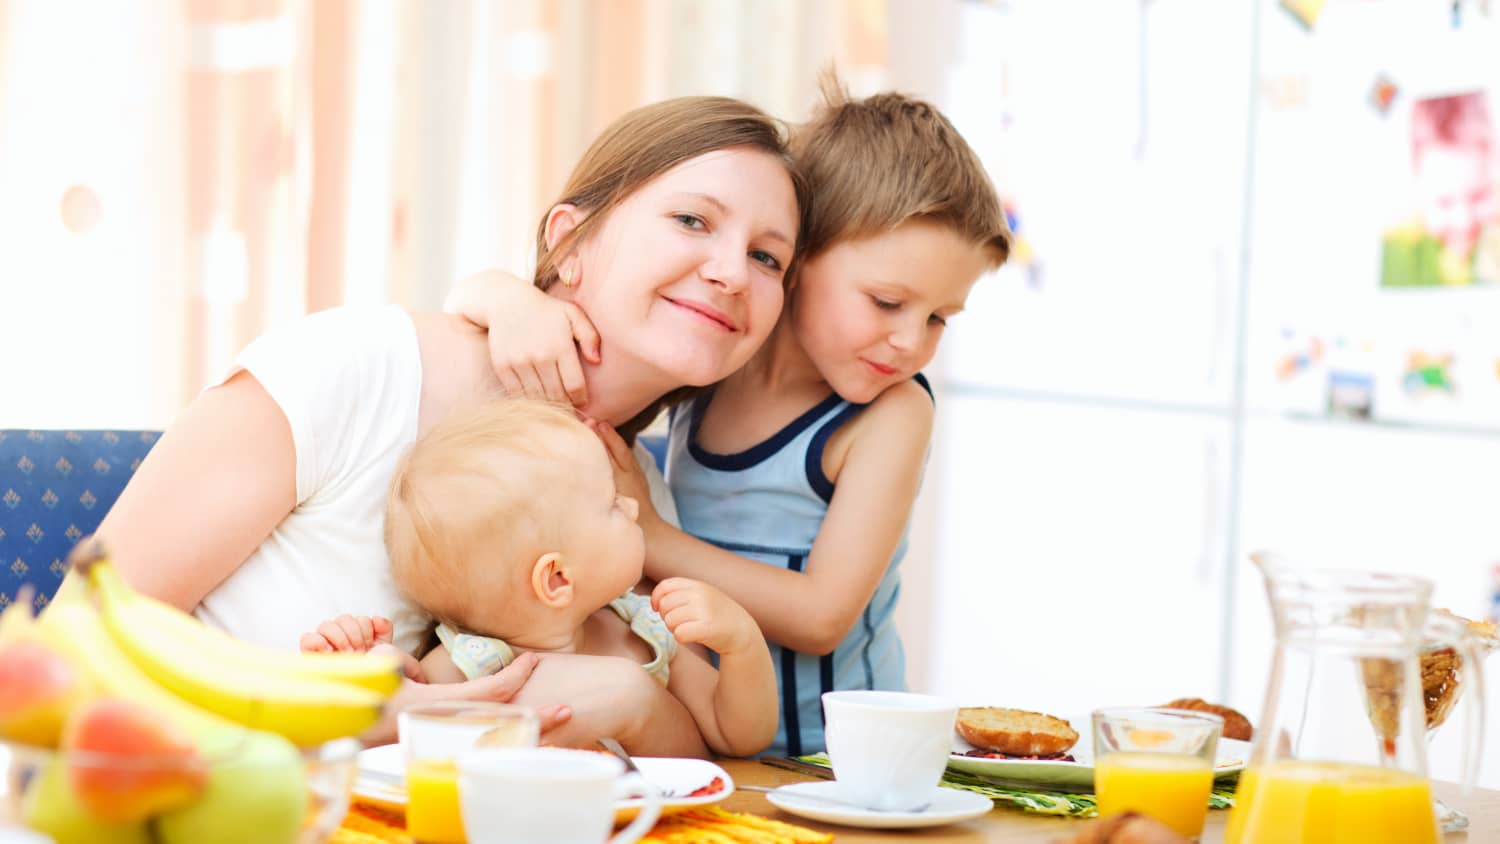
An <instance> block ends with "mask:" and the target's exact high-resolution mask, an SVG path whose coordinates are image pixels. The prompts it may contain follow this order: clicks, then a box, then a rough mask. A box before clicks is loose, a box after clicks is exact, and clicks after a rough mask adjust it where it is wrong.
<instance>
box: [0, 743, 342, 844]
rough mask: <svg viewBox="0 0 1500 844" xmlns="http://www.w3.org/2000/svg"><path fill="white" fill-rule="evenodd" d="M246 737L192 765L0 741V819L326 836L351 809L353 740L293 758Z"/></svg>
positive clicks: (133, 830) (125, 842) (104, 838)
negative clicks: (297, 759)
mask: <svg viewBox="0 0 1500 844" xmlns="http://www.w3.org/2000/svg"><path fill="white" fill-rule="evenodd" d="M244 737H245V741H243V742H241V744H240V745H239V746H237V747H229V748H226V749H225V750H224V751H223V752H222V753H218V754H215V755H214V756H212V757H211V758H208V759H206V760H202V759H200V760H198V761H197V762H196V763H195V764H191V765H184V764H183V762H182V761H181V760H178V759H167V758H164V757H155V758H153V757H151V756H143V755H139V754H123V753H122V754H111V753H95V752H78V751H71V752H70V751H58V750H52V749H49V748H44V747H37V746H34V745H28V744H19V743H16V742H10V741H3V740H0V771H3V774H4V776H3V779H0V826H3V825H4V824H5V823H6V822H12V823H20V824H21V825H22V826H26V827H30V828H33V829H37V830H39V831H41V832H43V833H46V834H47V835H50V836H51V837H52V838H53V839H54V840H55V841H56V842H57V844H84V842H87V844H156V842H159V843H160V844H174V842H175V843H176V844H188V842H207V841H213V842H218V843H219V844H239V842H244V844H252V842H253V844H321V842H324V841H327V840H328V839H329V838H330V837H331V836H332V835H333V832H334V831H335V830H336V829H338V827H339V824H340V823H341V822H342V821H343V818H344V815H345V813H346V812H347V811H348V808H349V793H350V790H351V788H352V786H353V783H354V777H355V774H356V771H357V763H356V761H355V758H356V755H357V754H358V753H359V750H360V748H361V747H362V745H361V744H360V743H359V741H358V740H357V739H353V738H342V739H335V740H333V741H330V742H327V743H325V744H322V745H319V746H317V747H314V748H311V749H308V750H303V751H301V753H300V755H301V760H300V764H298V763H297V761H296V760H294V759H290V758H288V757H287V756H286V755H285V754H284V753H282V752H281V750H280V748H281V747H282V746H281V745H277V744H274V743H271V744H267V743H263V742H261V741H259V740H258V737H257V734H255V733H253V732H250V731H247V732H246V733H245V734H244ZM158 807H159V808H158ZM142 815H145V817H144V818H142V817H141V816H142ZM122 818H123V820H118V819H122Z"/></svg>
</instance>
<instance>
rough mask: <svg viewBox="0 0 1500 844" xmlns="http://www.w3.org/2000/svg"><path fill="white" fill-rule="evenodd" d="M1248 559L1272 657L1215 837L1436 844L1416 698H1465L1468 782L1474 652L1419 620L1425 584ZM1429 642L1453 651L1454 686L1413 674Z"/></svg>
mask: <svg viewBox="0 0 1500 844" xmlns="http://www.w3.org/2000/svg"><path fill="white" fill-rule="evenodd" d="M1251 558H1252V559H1253V560H1255V562H1256V563H1257V564H1258V565H1259V566H1260V568H1261V573H1262V574H1263V575H1264V576H1265V584H1266V596H1267V598H1268V599H1269V601H1270V604H1271V616H1272V619H1273V620H1274V621H1275V624H1276V648H1275V650H1274V651H1272V657H1271V672H1270V677H1269V678H1268V680H1267V682H1266V702H1265V709H1264V710H1263V714H1262V716H1261V719H1260V723H1259V726H1258V728H1257V729H1256V731H1255V747H1254V748H1253V749H1252V751H1251V753H1250V764H1249V765H1248V766H1246V768H1245V771H1244V773H1242V774H1241V775H1240V785H1239V791H1238V794H1237V795H1236V800H1235V807H1234V809H1233V810H1231V811H1230V814H1229V826H1228V828H1227V829H1226V830H1225V836H1224V840H1225V842H1226V843H1227V844H1322V843H1323V842H1330V844H1333V843H1334V842H1336V843H1337V844H1344V842H1350V844H1353V842H1359V844H1436V842H1437V841H1438V840H1439V839H1440V837H1441V836H1440V833H1439V831H1438V821H1437V815H1436V814H1435V812H1434V807H1433V803H1432V794H1431V789H1430V787H1429V785H1428V781H1427V746H1426V741H1425V737H1426V734H1427V729H1428V727H1429V726H1431V724H1432V713H1431V712H1429V710H1428V707H1427V705H1426V704H1425V703H1424V696H1425V694H1426V692H1427V691H1428V689H1427V686H1428V685H1429V684H1428V682H1427V681H1428V680H1443V681H1445V682H1446V681H1448V680H1451V681H1453V682H1458V683H1461V684H1463V686H1465V687H1466V688H1468V689H1469V690H1470V694H1468V695H1465V698H1466V700H1467V703H1466V704H1465V705H1466V706H1467V707H1469V709H1470V719H1469V726H1470V728H1471V730H1470V733H1469V742H1468V746H1469V751H1468V752H1467V753H1466V759H1465V763H1466V764H1465V765H1464V769H1465V770H1464V781H1465V783H1466V784H1472V783H1473V782H1474V780H1475V778H1476V775H1477V764H1478V756H1479V755H1478V753H1475V752H1473V750H1474V749H1477V748H1478V747H1479V746H1480V744H1481V742H1480V737H1481V736H1482V735H1483V709H1482V706H1481V705H1480V704H1481V701H1482V698H1483V693H1482V692H1483V688H1484V685H1483V676H1482V672H1481V669H1480V667H1479V658H1478V656H1477V654H1475V653H1474V648H1473V646H1472V643H1471V642H1470V641H1469V640H1468V639H1467V638H1466V637H1463V636H1456V635H1449V634H1445V633H1442V630H1441V628H1443V627H1451V625H1452V624H1453V623H1455V622H1452V621H1451V620H1446V621H1445V620H1444V619H1441V618H1430V617H1429V616H1430V615H1431V614H1430V613H1429V600H1430V598H1431V596H1432V582H1431V581H1429V580H1424V579H1422V578H1416V577H1406V576H1402V575H1394V574H1385V573H1380V572H1367V571H1336V570H1328V569H1318V568H1312V567H1306V566H1302V565H1298V564H1296V563H1293V562H1291V561H1288V560H1285V559H1283V558H1280V557H1277V556H1275V555H1273V554H1254V555H1252V557H1251ZM1434 634H1436V635H1437V639H1438V641H1440V642H1441V643H1443V644H1444V645H1445V646H1447V647H1449V648H1450V650H1451V654H1450V656H1452V657H1453V660H1452V663H1451V668H1452V672H1451V674H1452V676H1451V677H1446V675H1445V676H1444V677H1439V676H1433V677H1427V676H1424V675H1426V674H1427V672H1426V671H1424V667H1425V666H1424V662H1423V660H1422V658H1421V655H1422V654H1423V652H1424V651H1425V650H1426V649H1427V641H1428V639H1429V637H1430V636H1432V635H1434ZM1434 664H1435V665H1436V663H1434ZM1448 698H1449V704H1451V702H1452V698H1453V695H1448ZM1433 703H1434V704H1439V703H1441V701H1440V700H1439V699H1438V698H1434V699H1433ZM1449 704H1444V706H1446V705H1449ZM1437 708H1438V709H1442V708H1443V706H1438V707H1437Z"/></svg>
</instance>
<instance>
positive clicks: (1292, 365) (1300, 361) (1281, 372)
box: [1276, 334, 1323, 381]
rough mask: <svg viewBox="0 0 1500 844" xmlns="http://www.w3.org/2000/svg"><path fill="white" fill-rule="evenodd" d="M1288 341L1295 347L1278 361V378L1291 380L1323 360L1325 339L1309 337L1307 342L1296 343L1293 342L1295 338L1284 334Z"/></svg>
mask: <svg viewBox="0 0 1500 844" xmlns="http://www.w3.org/2000/svg"><path fill="white" fill-rule="evenodd" d="M1283 338H1284V339H1286V340H1287V341H1288V343H1287V345H1289V346H1292V347H1293V348H1292V349H1291V350H1290V351H1288V352H1287V353H1286V354H1284V355H1282V356H1281V357H1280V358H1278V359H1277V361H1276V378H1277V380H1279V381H1290V380H1291V379H1292V378H1294V377H1295V376H1297V375H1299V374H1301V373H1302V372H1304V371H1306V370H1308V369H1311V368H1312V367H1313V366H1315V365H1317V364H1318V363H1320V362H1322V360H1323V340H1322V338H1319V337H1308V338H1307V339H1306V341H1305V342H1303V343H1301V344H1296V343H1293V342H1291V341H1292V340H1293V339H1294V338H1292V337H1290V336H1287V335H1286V334H1283ZM1299 346H1300V348H1299Z"/></svg>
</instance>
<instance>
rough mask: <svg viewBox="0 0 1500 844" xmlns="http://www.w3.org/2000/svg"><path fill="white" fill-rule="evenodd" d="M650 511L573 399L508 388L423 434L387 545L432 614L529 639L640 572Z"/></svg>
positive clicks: (411, 590) (570, 621)
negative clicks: (508, 393)
mask: <svg viewBox="0 0 1500 844" xmlns="http://www.w3.org/2000/svg"><path fill="white" fill-rule="evenodd" d="M636 513H637V505H636V502H635V501H634V500H633V499H630V498H627V497H624V496H621V495H619V494H618V493H617V492H616V490H615V483H614V474H613V471H612V469H611V466H610V462H609V457H608V455H607V453H606V452H605V450H604V445H603V443H601V442H600V441H599V439H598V437H596V436H595V435H594V433H593V432H592V431H590V430H589V429H588V427H587V426H585V425H584V424H583V423H582V422H580V421H578V419H577V418H576V417H575V416H574V415H573V413H572V411H571V410H569V409H568V408H566V407H563V406H561V405H554V404H550V403H547V402H539V401H531V400H525V399H500V400H495V401H491V402H488V403H486V404H484V405H481V406H479V407H478V408H476V409H474V410H472V411H459V412H456V413H454V414H452V415H450V416H449V417H448V418H447V419H445V420H443V421H442V422H440V423H438V424H437V425H436V426H434V427H433V428H432V430H431V431H429V432H428V433H427V434H426V435H424V436H423V437H421V438H420V439H419V440H417V442H416V443H415V444H414V445H413V446H412V447H411V450H410V451H409V452H408V453H407V455H406V456H405V457H404V458H403V459H402V461H401V463H400V465H399V466H398V467H397V469H396V474H395V477H394V478H393V479H392V481H391V490H390V496H389V498H388V499H387V502H386V520H385V539H386V550H387V553H388V554H389V556H390V560H391V571H392V574H393V576H394V578H395V581H396V584H397V586H398V587H400V588H401V590H402V591H403V592H405V593H406V594H407V596H408V597H410V598H411V599H412V600H413V601H414V602H415V603H416V604H417V605H418V606H420V607H422V609H423V610H425V611H426V612H427V613H428V614H429V615H431V616H433V617H434V618H436V619H438V620H440V621H443V622H445V623H447V624H449V625H450V626H453V627H455V628H457V629H460V630H465V631H468V632H473V633H480V634H484V635H489V636H496V637H499V638H503V639H507V640H517V641H518V643H522V644H524V642H520V641H519V640H523V639H525V638H527V636H526V634H527V633H528V631H530V630H533V629H541V628H552V627H555V626H558V625H562V626H567V625H572V626H574V627H576V625H577V624H581V623H582V622H583V619H585V618H587V617H588V615H589V614H590V613H592V612H594V611H595V610H597V609H599V608H600V607H602V606H604V605H605V604H606V603H608V602H609V601H610V600H611V599H613V598H615V597H617V596H618V595H620V594H621V593H623V592H625V591H626V590H627V589H629V588H630V587H632V586H634V585H635V584H636V582H637V581H639V580H640V577H641V566H642V563H643V561H644V559H645V544H644V540H643V538H642V536H641V530H640V527H639V526H637V524H636V521H635V519H636Z"/></svg>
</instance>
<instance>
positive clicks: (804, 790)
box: [766, 782, 995, 829]
mask: <svg viewBox="0 0 1500 844" xmlns="http://www.w3.org/2000/svg"><path fill="white" fill-rule="evenodd" d="M801 794H809V795H820V796H825V797H833V798H842V797H843V795H841V794H840V793H839V784H838V783H837V782H799V783H795V784H793V785H784V786H782V787H780V788H778V789H776V790H775V791H773V792H770V793H769V794H767V795H766V799H767V800H769V801H771V805H773V806H775V807H776V808H778V809H780V810H782V811H783V812H788V813H790V814H793V815H800V816H802V817H804V818H810V819H812V820H815V821H823V822H825V823H836V824H843V825H844V826H863V827H868V828H870V829H910V828H912V827H918V826H939V825H941V824H946V823H956V822H958V821H963V820H968V819H969V818H977V817H979V816H980V815H982V814H984V813H985V812H988V811H989V810H991V809H993V808H995V804H994V802H992V801H991V800H990V799H989V798H988V797H985V796H984V795H982V794H974V793H973V792H969V791H959V790H957V789H953V788H943V787H942V786H936V785H935V786H933V787H932V804H931V805H929V806H928V807H927V808H926V809H924V810H923V811H920V812H877V811H875V810H873V809H856V808H854V807H852V806H839V805H836V804H833V803H824V802H822V801H821V800H812V799H807V798H802V797H799V796H798V795H801Z"/></svg>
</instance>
